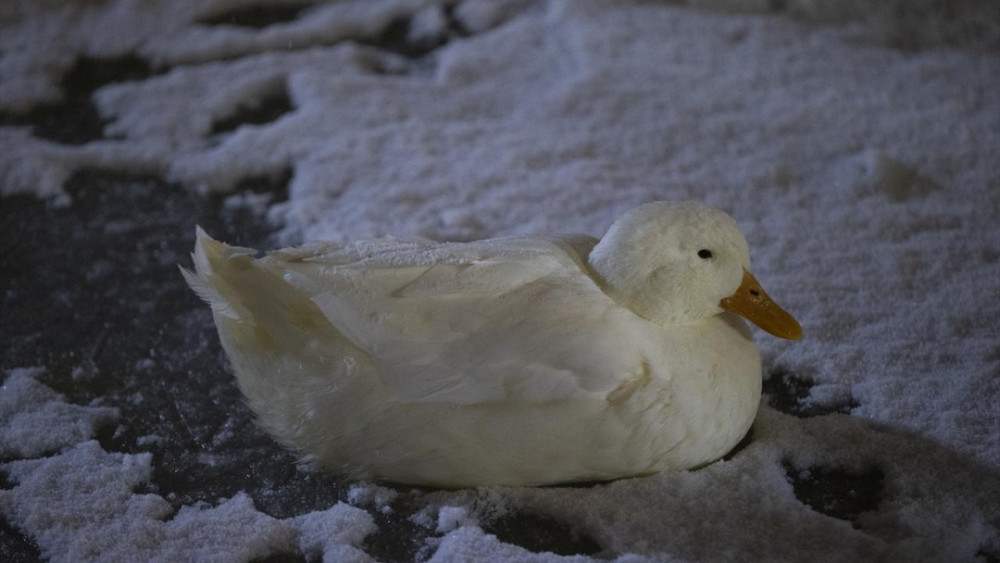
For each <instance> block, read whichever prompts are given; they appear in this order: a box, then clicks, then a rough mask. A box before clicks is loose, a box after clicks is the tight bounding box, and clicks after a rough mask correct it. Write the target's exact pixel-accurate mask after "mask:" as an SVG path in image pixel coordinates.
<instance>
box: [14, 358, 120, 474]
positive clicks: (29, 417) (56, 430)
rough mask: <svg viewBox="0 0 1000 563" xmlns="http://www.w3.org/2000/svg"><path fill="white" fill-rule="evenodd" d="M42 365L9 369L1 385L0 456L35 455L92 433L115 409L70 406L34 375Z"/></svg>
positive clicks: (115, 413) (111, 417) (109, 419)
mask: <svg viewBox="0 0 1000 563" xmlns="http://www.w3.org/2000/svg"><path fill="white" fill-rule="evenodd" d="M44 372H45V370H44V369H42V368H21V369H14V370H10V371H9V372H8V374H7V378H6V379H5V380H4V382H3V386H0V421H2V422H0V455H2V456H4V457H14V456H17V457H27V458H32V457H38V456H40V455H43V454H46V453H51V452H56V451H59V450H61V449H63V448H66V447H69V446H72V445H75V444H77V443H79V442H81V441H83V440H87V439H89V438H92V437H93V436H94V432H96V431H97V429H98V428H99V427H101V426H104V425H107V424H110V423H112V422H114V421H116V420H117V419H118V409H116V408H112V407H101V406H93V405H92V406H82V405H72V404H69V403H67V402H65V397H63V396H62V395H60V394H59V393H56V392H55V391H53V390H52V389H51V388H50V387H48V386H47V385H45V384H44V383H41V382H39V381H38V380H37V379H36V377H38V376H39V375H41V374H42V373H44Z"/></svg>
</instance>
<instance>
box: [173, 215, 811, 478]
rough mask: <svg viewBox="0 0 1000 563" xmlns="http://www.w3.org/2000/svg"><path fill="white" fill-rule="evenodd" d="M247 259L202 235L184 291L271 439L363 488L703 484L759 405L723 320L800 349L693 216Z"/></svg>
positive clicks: (748, 363) (730, 255)
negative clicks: (662, 479)
mask: <svg viewBox="0 0 1000 563" xmlns="http://www.w3.org/2000/svg"><path fill="white" fill-rule="evenodd" d="M595 244H596V246H595ZM254 254H255V253H254V251H253V250H250V249H246V248H238V247H231V246H228V245H225V244H223V243H220V242H218V241H215V240H213V239H211V238H210V237H209V236H208V235H206V234H205V233H204V232H203V231H201V230H200V229H199V230H198V241H197V245H196V247H195V252H194V264H195V270H196V272H197V273H196V274H195V273H191V272H189V271H187V270H185V271H184V273H185V276H186V277H187V280H188V283H189V284H190V285H191V287H192V288H193V289H194V290H195V291H196V292H197V293H198V294H199V295H200V296H201V297H203V298H204V299H205V300H206V301H208V302H209V303H210V304H211V306H212V310H213V312H214V317H215V322H216V325H217V326H218V330H219V337H220V338H221V340H222V345H223V347H224V348H225V350H226V353H227V354H228V355H229V358H230V359H231V361H232V363H233V367H234V370H235V372H236V375H237V378H238V380H239V385H240V388H241V389H242V391H243V393H244V394H245V395H246V397H247V399H248V400H249V403H250V406H251V407H252V409H253V410H254V412H255V413H256V414H257V416H258V418H259V421H260V423H261V424H262V425H263V426H264V428H265V429H267V430H268V431H269V432H270V433H271V434H272V435H273V436H274V437H275V438H276V439H277V440H278V441H279V442H281V443H282V444H284V445H285V446H287V447H290V448H294V449H296V450H298V451H300V452H303V453H305V454H307V457H308V458H312V459H314V460H316V461H318V462H319V463H320V464H321V465H324V466H326V467H328V468H330V469H332V470H334V471H336V472H338V473H341V474H345V475H347V476H351V477H357V478H368V479H383V480H389V481H395V482H401V483H410V484H420V485H431V486H443V487H461V486H475V485H541V484H548V483H559V482H572V481H595V480H608V479H614V478H619V477H626V476H636V475H644V474H649V473H653V472H657V471H660V470H664V469H682V468H691V467H696V466H700V465H703V464H705V463H708V462H710V461H712V460H715V459H717V458H719V457H720V456H722V455H724V454H725V453H726V452H727V451H729V450H730V449H731V448H732V447H733V446H734V445H735V444H736V443H737V442H738V441H739V440H740V439H741V438H742V437H743V435H744V434H745V433H746V431H747V430H748V428H749V427H750V424H751V422H752V421H753V419H754V416H755V414H756V411H757V405H758V402H759V400H760V390H761V373H760V359H759V356H758V354H757V349H756V348H755V347H754V344H753V341H752V340H751V336H750V331H749V330H748V329H747V327H746V325H745V324H744V323H743V322H742V321H741V320H740V319H739V318H737V316H736V315H734V314H732V313H730V312H729V311H732V312H735V313H738V314H740V315H743V316H744V317H746V318H748V319H750V320H751V321H753V322H754V323H756V324H757V325H758V326H760V327H761V328H763V329H765V330H767V331H769V332H771V333H772V334H775V335H777V336H780V337H783V338H791V339H796V338H799V337H800V336H801V328H800V327H799V325H798V323H797V322H796V321H795V320H794V319H793V318H792V317H791V316H790V315H788V313H786V312H785V311H783V310H782V309H781V308H780V307H778V306H777V305H776V304H774V302H773V301H771V300H770V298H768V297H767V295H766V294H765V293H764V291H763V290H762V289H761V288H760V286H759V284H758V283H757V281H756V280H755V279H754V278H753V276H752V275H751V274H750V273H749V265H750V258H749V251H748V248H747V243H746V241H745V239H744V238H743V235H742V234H741V233H740V231H739V229H738V228H737V226H736V223H735V222H734V221H733V220H732V218H730V217H729V216H728V215H726V214H725V213H723V212H721V211H717V210H715V209H711V208H709V207H706V206H704V205H701V204H698V203H667V202H658V203H651V204H647V205H643V206H641V207H638V208H636V209H633V210H631V211H629V212H628V213H626V214H625V215H624V216H622V217H621V218H620V219H618V221H616V222H615V223H614V224H613V225H612V226H611V229H610V230H609V231H608V233H607V234H606V235H605V236H604V238H603V239H602V240H601V241H600V242H599V243H598V242H597V241H596V240H594V239H592V238H590V237H579V236H578V237H542V236H532V237H525V236H518V237H507V238H499V239H493V240H484V241H478V242H471V243H433V242H429V241H422V240H421V241H409V240H400V239H394V238H387V239H378V240H369V241H358V242H353V243H350V244H347V245H338V244H331V243H316V244H310V245H307V246H305V247H301V248H294V249H283V250H278V251H274V252H271V253H269V254H267V255H266V256H264V257H262V258H257V259H255V258H254Z"/></svg>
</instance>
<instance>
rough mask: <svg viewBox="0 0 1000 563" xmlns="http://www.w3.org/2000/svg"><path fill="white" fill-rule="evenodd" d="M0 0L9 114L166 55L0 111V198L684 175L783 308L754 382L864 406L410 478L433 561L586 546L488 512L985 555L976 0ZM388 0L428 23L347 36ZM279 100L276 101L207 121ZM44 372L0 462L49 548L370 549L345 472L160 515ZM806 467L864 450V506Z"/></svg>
mask: <svg viewBox="0 0 1000 563" xmlns="http://www.w3.org/2000/svg"><path fill="white" fill-rule="evenodd" d="M15 4H17V6H16V7H14V8H5V10H8V11H7V12H5V14H4V15H5V17H7V18H8V19H6V20H4V29H3V33H2V34H0V54H2V59H0V75H2V77H3V78H2V81H0V110H3V111H5V112H15V113H16V112H21V111H27V110H28V109H30V108H33V107H36V106H40V105H43V104H51V103H55V102H58V101H59V100H60V98H61V97H62V96H63V93H62V92H61V90H60V87H59V80H60V77H61V76H62V75H63V73H64V72H65V71H67V70H68V69H69V68H70V67H71V66H72V65H73V63H74V61H75V60H76V58H77V57H78V56H81V55H85V56H88V57H115V56H123V55H126V54H135V55H138V56H141V57H144V58H146V59H147V60H149V61H150V62H151V63H152V64H153V65H154V67H155V68H156V69H158V70H157V72H158V74H156V75H154V76H151V77H149V78H146V79H143V80H134V81H128V82H121V83H115V84H108V85H105V86H102V87H100V88H98V89H97V90H96V91H95V92H94V93H93V97H92V98H93V101H94V103H95V105H96V107H97V110H98V111H99V112H100V116H101V118H102V119H104V120H106V125H105V127H104V137H103V138H102V139H99V140H97V141H94V142H90V143H87V144H83V145H78V146H69V145H62V144H57V143H54V142H51V141H47V140H43V139H39V138H37V137H35V136H33V135H32V134H31V130H30V128H29V127H25V126H17V125H11V126H3V127H0V146H2V151H0V193H2V194H3V195H4V196H8V195H10V194H15V193H30V194H36V195H38V196H39V197H51V198H61V201H62V202H63V203H67V202H68V198H67V196H66V195H65V192H64V191H63V184H64V182H65V181H66V179H67V178H69V177H70V176H71V175H72V174H73V173H74V172H76V171H78V170H80V169H82V168H85V167H93V166H99V167H104V168H109V169H114V170H123V171H131V172H145V173H155V174H162V175H165V176H166V177H167V178H169V179H170V180H173V181H177V182H179V183H181V184H183V185H185V186H188V187H189V188H191V189H196V190H203V191H219V192H227V191H229V190H231V189H232V188H233V187H234V186H235V185H236V184H237V183H238V182H240V181H241V180H244V179H246V178H250V177H260V176H265V177H267V176H270V177H277V176H280V175H281V174H284V173H286V172H287V171H288V170H291V171H292V172H293V177H292V181H291V185H290V189H289V199H288V201H286V202H281V203H274V204H269V203H268V202H267V201H259V200H243V201H240V200H233V202H232V203H231V205H232V206H240V205H248V206H262V205H263V206H268V205H269V211H268V213H269V216H270V217H271V218H272V220H275V221H278V222H280V224H281V225H282V231H281V238H282V240H283V241H285V242H289V243H292V242H300V241H302V240H312V239H330V240H337V241H344V240H351V239H360V238H367V237H372V236H378V235H384V234H395V235H401V236H412V235H420V236H427V237H432V238H436V239H447V240H470V239H476V238H485V237H494V236H501V235H508V234H516V233H528V232H582V233H587V234H591V235H595V236H600V235H601V234H602V233H603V229H605V228H606V227H607V226H608V225H609V224H610V223H611V221H612V220H613V218H614V217H616V216H617V215H618V214H620V213H621V212H622V211H624V210H625V209H628V208H630V207H632V206H635V205H637V204H639V203H643V202H647V201H651V200H663V199H698V200H702V201H705V202H707V203H709V204H710V205H714V206H717V207H720V208H722V209H725V210H726V211H728V212H729V213H730V214H731V215H733V216H734V217H735V218H736V220H737V222H738V223H739V224H740V226H741V228H742V229H743V231H744V233H745V234H746V237H747V239H748V241H749V242H750V245H751V253H752V256H753V259H754V264H755V273H756V275H757V277H758V279H760V280H761V281H762V282H763V283H764V284H765V286H766V287H767V289H768V292H769V293H770V294H771V295H772V296H774V297H775V298H776V299H777V300H778V301H779V302H780V303H781V304H782V305H783V306H784V307H785V308H786V309H788V310H789V311H791V312H793V313H794V314H795V315H796V317H797V318H798V319H799V320H800V321H801V322H802V324H803V327H804V330H805V335H806V336H805V339H804V340H802V341H801V342H795V343H788V342H784V341H778V340H776V339H772V338H765V337H761V338H759V342H758V345H759V347H760V349H761V352H762V357H763V359H764V365H765V376H772V377H773V375H772V374H774V373H777V371H779V370H786V371H789V372H792V373H795V374H797V376H798V377H800V378H802V379H804V380H806V381H808V382H810V383H812V384H813V385H814V386H813V388H812V391H811V393H810V395H809V397H808V398H807V399H805V401H806V402H811V403H812V404H814V405H823V404H827V405H830V404H834V403H840V404H848V403H850V404H853V405H855V406H853V407H851V408H849V409H848V410H849V414H827V415H824V416H814V417H810V418H798V417H794V416H790V415H789V414H785V413H782V412H779V411H778V410H776V409H774V408H771V407H769V406H767V405H766V404H765V405H762V407H761V410H760V412H759V414H758V418H757V421H756V423H755V426H754V431H753V440H752V442H751V443H750V445H749V446H748V447H746V448H745V449H744V450H742V451H741V452H739V454H738V455H736V456H735V457H733V458H732V459H730V460H728V461H720V462H717V463H715V464H712V465H710V466H708V467H705V468H702V469H700V470H697V471H690V472H680V473H664V474H660V475H656V476H652V477H648V478H643V479H633V480H625V481H619V482H615V483H611V484H606V485H600V486H595V487H590V488H549V489H497V490H491V491H488V492H487V493H486V494H484V492H483V491H454V492H434V493H427V494H424V493H414V494H416V495H417V496H418V498H420V499H422V502H424V503H425V504H426V507H425V509H424V511H423V512H421V513H419V514H417V516H416V517H415V518H414V520H413V521H414V522H415V525H419V526H422V527H423V528H425V529H426V530H427V540H426V542H427V545H426V548H427V549H426V550H424V551H422V552H421V553H423V554H424V555H425V556H426V557H428V558H431V559H432V560H435V561H438V560H439V561H453V560H484V559H493V560H509V561H529V560H537V561H560V560H585V559H586V558H584V557H575V558H563V557H561V556H558V555H555V554H552V553H547V554H546V553H542V554H536V553H530V552H528V551H526V550H525V549H524V548H521V547H518V546H514V545H510V544H508V543H505V542H503V541H501V540H500V539H498V537H497V536H496V535H494V534H491V533H489V532H487V531H486V530H487V528H488V526H489V522H490V521H491V518H494V517H496V515H497V514H498V513H506V512H511V511H513V512H530V513H534V514H541V515H545V516H546V517H548V518H552V519H555V520H557V521H559V522H563V523H565V524H566V525H567V526H569V527H570V528H572V529H573V530H575V531H579V532H582V533H585V534H586V535H587V536H589V537H591V538H593V539H594V540H595V541H596V542H597V543H598V544H599V545H600V548H601V552H600V553H599V555H600V556H602V557H609V558H618V560H620V561H647V560H656V561H668V560H679V561H701V560H710V561H723V560H734V561H737V560H738V561H746V560H775V561H777V560H787V561H792V560H805V559H815V558H816V554H822V557H821V558H822V559H825V560H831V561H854V560H859V559H864V560H927V561H945V560H947V561H973V560H976V559H977V557H987V555H988V554H993V555H992V557H994V558H995V557H996V555H995V554H997V553H1000V501H998V496H997V491H1000V408H998V407H997V405H1000V378H998V377H997V374H998V373H1000V345H998V342H1000V338H998V337H1000V81H998V77H1000V53H998V50H997V29H998V28H1000V18H998V17H997V11H998V6H1000V5H998V4H997V3H996V2H985V1H984V2H977V1H972V0H969V1H965V2H955V3H951V4H950V5H945V4H947V3H942V2H933V1H927V2H917V3H910V6H909V7H904V3H903V2H889V3H883V2H875V1H871V2H864V1H860V0H855V1H852V2H835V1H833V0H830V1H823V0H796V1H788V2H779V3H776V2H757V1H735V0H731V1H720V0H713V1H707V0H706V1H697V2H695V1H691V2H688V4H690V6H684V5H682V4H680V3H654V2H643V3H628V2H600V1H585V2H568V1H558V0H554V1H551V2H544V1H539V2H530V1H516V0H508V1H504V2H485V1H481V0H467V1H465V2H460V3H457V5H454V3H453V5H452V6H450V7H449V8H448V9H447V10H446V9H445V8H443V7H442V6H441V5H439V4H438V3H436V2H433V1H430V0H427V1H419V0H412V1H402V0H400V1H394V0H389V1H382V2H351V1H345V2H336V3H330V4H325V3H323V4H317V5H315V6H313V7H310V8H308V9H307V10H306V11H305V12H304V13H303V15H301V16H300V17H299V18H298V19H296V20H294V21H291V22H287V23H282V24H277V25H274V26H270V27H266V28H262V29H250V28H244V27H235V26H207V25H200V24H197V22H198V21H199V20H202V19H205V18H208V17H209V16H211V15H213V14H215V13H221V12H224V11H225V10H227V9H232V8H233V7H238V6H242V5H246V4H249V2H241V1H237V0H212V1H208V2H205V1H195V0H185V1H179V0H171V1H156V2H151V1H142V2H140V1H137V0H108V1H106V2H97V3H81V4H80V5H71V6H65V7H61V8H52V9H50V10H42V11H41V12H39V13H34V12H32V10H31V9H29V8H25V7H24V5H23V4H20V3H15ZM777 5H782V6H784V12H785V13H784V14H782V13H776V12H775V6H777ZM695 8H707V9H704V10H702V9H695ZM411 15H412V16H413V17H412V23H411V25H410V28H409V34H410V35H409V40H410V42H411V43H420V44H427V45H437V44H440V43H443V45H441V46H438V47H437V48H436V49H434V50H433V51H432V52H431V54H429V55H426V56H416V55H414V54H413V53H406V52H399V53H392V52H388V51H387V50H385V49H381V48H378V47H375V46H366V45H365V43H367V42H370V41H369V40H371V39H372V38H373V37H374V36H375V35H377V34H378V33H379V31H380V30H382V29H384V28H385V27H386V26H387V25H388V24H389V23H390V22H392V21H393V20H395V19H397V18H400V17H404V16H406V17H408V16H411ZM788 16H792V17H788ZM449 18H452V19H454V20H455V21H456V22H457V24H453V23H450V20H449ZM454 25H457V26H458V27H459V28H460V29H461V31H462V33H456V32H455V31H454V30H452V29H451V27H449V26H454ZM274 96H279V97H280V96H287V97H288V99H289V100H290V102H291V108H290V111H288V112H286V113H284V114H283V115H281V116H280V117H278V118H277V119H276V120H273V121H270V122H267V123H262V124H249V125H243V126H240V127H238V128H236V129H235V130H231V131H225V132H219V133H214V132H213V127H214V126H215V124H217V123H219V122H220V121H221V120H223V119H225V118H227V117H228V116H231V115H232V114H233V113H234V112H235V111H236V110H237V109H238V108H239V107H241V106H246V105H253V104H255V103H259V102H260V101H261V100H263V99H266V98H268V97H274ZM38 373H39V372H38V371H33V370H17V371H14V372H12V373H11V374H10V375H9V376H8V377H7V379H6V381H5V383H4V387H3V390H2V391H0V392H2V395H0V414H2V424H0V448H2V452H3V456H4V459H10V458H14V457H16V458H25V459H18V460H15V461H9V462H7V463H5V464H4V465H3V470H4V472H5V473H6V474H7V476H8V480H9V481H10V482H11V484H12V488H10V489H5V490H0V511H2V513H3V515H4V517H5V518H6V519H7V520H8V521H9V522H10V523H11V525H13V526H14V527H15V528H17V529H18V530H21V531H22V532H23V533H24V534H26V535H27V536H29V537H30V538H32V539H33V540H34V541H36V542H37V544H38V545H39V546H40V548H41V550H42V553H43V555H44V556H45V557H47V558H50V559H52V560H54V561H77V560H87V559H103V560H163V561H170V560H180V559H184V560H208V559H218V560H244V559H249V558H252V557H258V556H266V555H268V554H271V553H278V552H281V551H282V550H288V549H293V548H295V547H297V548H298V549H299V550H301V551H302V553H304V554H306V555H308V556H310V557H319V556H320V555H321V554H322V557H323V558H324V560H330V561H334V560H336V561H350V560H358V561H363V560H366V559H367V558H368V556H367V555H366V554H365V553H364V552H363V551H362V550H361V546H362V544H363V541H364V538H365V537H367V536H368V535H370V534H372V533H374V532H376V531H377V528H378V526H377V525H376V523H375V522H376V520H375V519H373V514H376V513H379V512H386V510H385V509H388V511H391V510H392V509H391V508H390V505H391V504H392V503H393V501H394V499H395V497H394V496H393V495H386V494H385V493H380V492H378V491H374V492H372V491H364V490H362V489H357V490H353V489H352V491H354V492H352V493H351V499H349V500H350V501H351V503H352V504H358V505H362V506H363V507H358V506H349V505H347V504H343V503H340V504H335V505H333V506H331V507H330V508H328V509H326V510H322V511H318V512H313V513H309V514H305V515H301V516H296V517H293V518H289V519H285V520H278V519H275V518H272V517H270V516H267V515H265V514H263V513H262V512H259V511H257V510H256V509H255V508H254V506H253V504H252V502H251V501H250V499H249V498H248V497H247V496H246V495H243V494H239V495H236V496H235V497H233V498H230V499H227V500H222V501H221V502H220V503H218V504H217V505H215V506H200V505H199V506H188V507H184V508H183V509H181V510H180V511H179V512H178V513H176V514H170V513H169V512H170V505H169V504H168V503H167V502H166V501H165V500H164V499H163V498H161V497H159V496H158V495H156V494H149V493H144V492H142V490H143V489H142V487H143V485H144V484H145V483H148V482H149V479H150V472H151V463H152V459H151V456H150V455H149V454H142V453H140V454H120V453H115V452H107V451H104V450H103V449H102V448H101V447H100V446H99V444H98V443H97V442H95V441H87V440H88V439H90V438H91V437H92V436H93V435H94V430H95V427H97V426H99V425H101V424H105V423H107V422H110V421H113V420H115V416H116V412H115V410H114V409H113V408H111V407H106V406H100V405H86V406H84V405H71V404H68V403H66V402H65V400H64V398H63V397H61V396H59V395H58V394H56V393H55V392H54V391H52V390H51V389H48V388H47V387H45V386H44V385H43V384H41V383H40V382H39V381H37V379H35V378H36V376H37V375H38ZM38 428H44V429H45V431H44V432H37V431H31V429H38ZM146 440H147V443H148V442H150V441H155V440H156V437H152V436H151V437H148V438H147V439H146ZM44 456H48V457H44ZM820 466H821V467H829V468H835V469H838V470H843V471H846V472H849V473H851V472H853V473H863V472H866V471H871V470H874V469H877V471H878V472H879V473H880V474H881V475H882V482H883V486H882V490H881V494H880V497H881V500H880V502H878V504H877V506H875V507H873V508H871V509H869V510H866V511H863V512H862V513H860V514H859V515H858V516H857V517H856V519H855V520H854V521H853V525H852V522H848V521H846V520H844V519H838V518H832V517H830V516H827V515H825V514H823V513H822V512H821V511H819V510H814V509H813V508H810V507H809V506H807V505H806V504H804V503H802V502H800V501H799V500H798V499H797V498H796V493H795V490H794V485H793V483H791V482H790V481H789V478H788V477H787V476H786V472H787V471H789V470H791V471H792V472H808V471H809V470H810V468H813V467H820ZM369 505H373V507H371V511H369V508H368V506H369ZM984 554H987V555H984Z"/></svg>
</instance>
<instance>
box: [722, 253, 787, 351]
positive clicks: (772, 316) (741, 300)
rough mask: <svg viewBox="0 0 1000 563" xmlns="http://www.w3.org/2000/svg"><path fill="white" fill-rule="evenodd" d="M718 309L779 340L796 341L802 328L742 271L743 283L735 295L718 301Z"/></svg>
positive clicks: (751, 276)
mask: <svg viewBox="0 0 1000 563" xmlns="http://www.w3.org/2000/svg"><path fill="white" fill-rule="evenodd" d="M719 307H722V308H723V309H725V310H727V311H732V312H734V313H736V314H737V315H741V316H743V317H744V318H746V319H747V320H748V321H750V322H752V323H753V324H755V325H757V326H759V327H760V328H762V329H764V330H766V331H767V332H770V333H771V334H773V335H775V336H777V337H779V338H787V339H789V340H798V339H800V338H802V327H801V326H800V325H799V322H798V321H796V320H795V318H794V317H792V316H791V315H789V314H788V312H787V311H785V310H784V309H782V308H781V307H779V306H778V304H777V303H775V302H774V301H773V300H772V299H771V298H770V297H769V296H768V295H767V293H766V292H765V291H764V288H762V287H761V286H760V282H758V281H757V278H755V277H753V274H751V273H750V272H748V271H746V269H744V270H743V283H742V284H740V287H739V289H737V290H736V293H734V294H732V295H731V296H729V297H726V298H725V299H723V300H722V301H719Z"/></svg>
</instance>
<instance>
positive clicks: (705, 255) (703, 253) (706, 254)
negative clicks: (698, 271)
mask: <svg viewBox="0 0 1000 563" xmlns="http://www.w3.org/2000/svg"><path fill="white" fill-rule="evenodd" d="M711 257H712V251H711V250H708V249H707V248H703V249H701V250H699V251H698V258H701V259H702V260H708V259H709V258H711Z"/></svg>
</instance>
